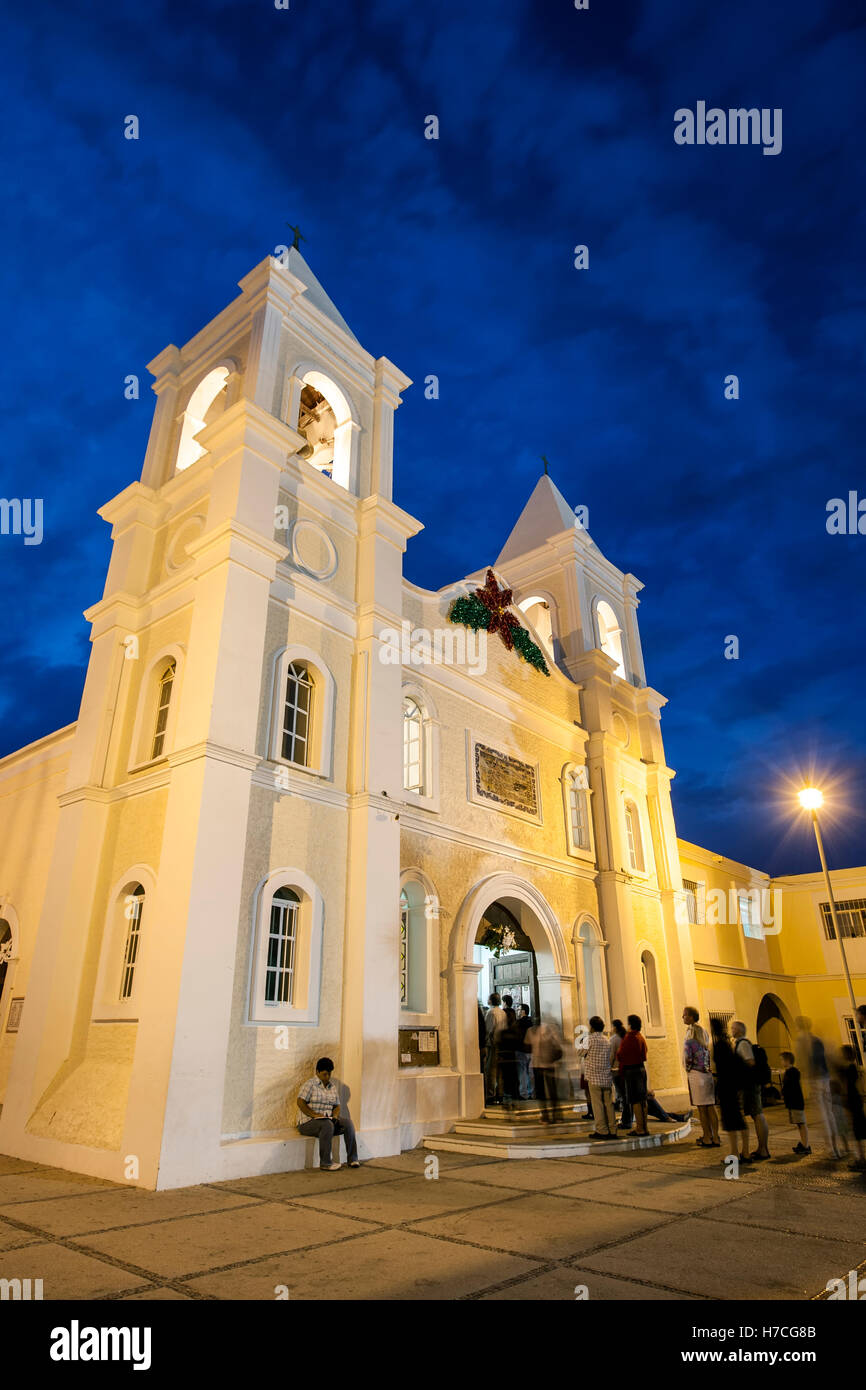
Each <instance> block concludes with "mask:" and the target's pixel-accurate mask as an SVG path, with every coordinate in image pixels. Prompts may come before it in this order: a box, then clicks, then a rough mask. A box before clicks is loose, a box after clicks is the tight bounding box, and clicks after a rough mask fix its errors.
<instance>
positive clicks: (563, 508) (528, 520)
mask: <svg viewBox="0 0 866 1390" xmlns="http://www.w3.org/2000/svg"><path fill="white" fill-rule="evenodd" d="M572 530H574V512H573V511H572V510H571V507H569V505H568V503H567V502H566V500H565V498H564V497H563V495H562V493H561V492H560V490H559V488H558V487H557V486H556V483H555V482H554V481H553V479H552V478H550V477H548V475H547V474H546V473H544V474H542V476H541V477H540V478H539V480H538V482H537V483H536V484H535V487H534V489H533V492H532V496H531V497H530V498H529V501H528V502H527V504H526V506H525V507H524V508H523V511H522V512H521V513H520V516H519V517H518V519H517V522H516V523H515V525H514V528H513V529H512V532H511V535H510V536H509V537H508V540H507V541H506V542H505V545H504V546H503V548H502V550H501V551H500V553H499V557H498V559H497V561H496V564H497V566H499V565H507V563H508V561H509V560H515V559H517V558H518V556H521V555H528V554H529V552H530V551H532V550H537V549H538V547H539V546H542V545H544V542H545V541H547V540H549V539H550V537H551V536H559V535H561V534H562V532H563V531H572Z"/></svg>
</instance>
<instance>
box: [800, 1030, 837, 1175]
mask: <svg viewBox="0 0 866 1390" xmlns="http://www.w3.org/2000/svg"><path fill="white" fill-rule="evenodd" d="M796 1026H797V1029H798V1030H799V1031H798V1033H797V1041H796V1049H797V1060H798V1062H799V1065H800V1071H801V1072H802V1073H803V1074H804V1075H805V1076H806V1077H807V1078H808V1082H809V1093H810V1097H811V1099H812V1101H813V1102H814V1103H815V1104H816V1105H817V1107H818V1113H819V1114H820V1116H821V1123H822V1125H823V1126H824V1133H825V1134H826V1136H827V1143H828V1144H829V1146H830V1151H831V1153H832V1155H833V1157H834V1158H841V1157H842V1142H841V1137H840V1134H839V1127H838V1125H837V1122H836V1117H835V1115H834V1114H833V1097H832V1093H831V1090H830V1068H829V1066H828V1065H827V1054H826V1051H825V1049H824V1044H823V1043H822V1041H821V1039H820V1038H816V1037H815V1034H814V1033H813V1032H812V1020H811V1019H810V1018H804V1017H802V1016H801V1017H800V1018H798V1019H797V1020H796Z"/></svg>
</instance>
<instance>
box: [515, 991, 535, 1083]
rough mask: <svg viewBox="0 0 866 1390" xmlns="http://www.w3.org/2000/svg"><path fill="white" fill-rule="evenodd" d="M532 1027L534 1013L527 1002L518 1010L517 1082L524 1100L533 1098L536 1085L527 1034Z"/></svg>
mask: <svg viewBox="0 0 866 1390" xmlns="http://www.w3.org/2000/svg"><path fill="white" fill-rule="evenodd" d="M531 1027H532V1015H531V1014H530V1012H529V1007H528V1005H526V1004H521V1005H519V1007H518V1010H517V1084H518V1086H519V1088H520V1095H521V1098H522V1099H523V1100H532V1097H533V1096H534V1095H535V1086H534V1085H533V1080H532V1048H531V1047H530V1045H529V1043H528V1042H527V1041H526V1034H527V1033H528V1032H529V1029H530V1028H531Z"/></svg>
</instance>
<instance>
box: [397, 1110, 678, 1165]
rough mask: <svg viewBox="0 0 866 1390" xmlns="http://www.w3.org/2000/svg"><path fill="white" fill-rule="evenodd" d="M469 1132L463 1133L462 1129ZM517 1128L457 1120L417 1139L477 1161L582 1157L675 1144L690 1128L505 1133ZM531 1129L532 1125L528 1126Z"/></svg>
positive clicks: (558, 1128) (428, 1146)
mask: <svg viewBox="0 0 866 1390" xmlns="http://www.w3.org/2000/svg"><path fill="white" fill-rule="evenodd" d="M467 1127H468V1128H470V1129H471V1130H472V1131H473V1132H472V1133H465V1129H466V1128H467ZM518 1128H519V1126H517V1125H514V1126H511V1125H509V1126H507V1127H506V1126H503V1125H499V1124H484V1121H483V1120H481V1119H479V1120H478V1121H475V1122H473V1121H469V1120H467V1121H463V1120H461V1121H459V1122H458V1124H456V1125H455V1127H454V1129H453V1130H452V1131H451V1132H450V1133H449V1134H431V1135H427V1136H425V1137H424V1138H423V1139H422V1140H421V1146H422V1147H423V1148H425V1149H431V1150H432V1151H433V1152H434V1153H435V1152H437V1151H438V1152H439V1153H459V1154H477V1155H478V1157H479V1158H584V1157H586V1156H588V1155H589V1154H593V1153H599V1152H600V1153H631V1152H632V1151H634V1150H637V1149H657V1148H661V1146H662V1145H663V1144H675V1143H676V1142H677V1140H679V1139H685V1138H686V1137H687V1136H688V1135H689V1134H690V1133H691V1129H692V1125H691V1121H690V1120H685V1121H684V1122H683V1123H682V1124H672V1125H658V1126H656V1127H655V1128H654V1129H653V1130H652V1131H651V1132H650V1133H649V1135H647V1137H646V1138H641V1139H637V1138H636V1139H629V1138H628V1137H627V1136H626V1135H623V1136H622V1138H620V1137H617V1138H616V1139H607V1140H602V1139H590V1137H589V1135H590V1133H591V1128H590V1124H589V1123H587V1122H584V1125H583V1126H580V1127H578V1126H573V1125H570V1124H563V1125H541V1126H539V1128H540V1129H541V1130H542V1131H543V1133H542V1134H540V1135H538V1136H537V1137H536V1136H535V1135H531V1134H527V1133H524V1132H523V1130H522V1129H520V1134H519V1135H518V1136H514V1135H512V1134H511V1133H510V1132H509V1131H511V1130H512V1129H518ZM531 1128H532V1129H533V1130H534V1129H535V1126H534V1125H533V1126H531Z"/></svg>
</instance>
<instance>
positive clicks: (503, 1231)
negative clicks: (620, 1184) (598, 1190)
mask: <svg viewBox="0 0 866 1390" xmlns="http://www.w3.org/2000/svg"><path fill="white" fill-rule="evenodd" d="M666 1220H667V1218H666V1217H664V1216H662V1215H661V1214H660V1213H658V1212H638V1211H634V1210H630V1209H626V1208H624V1207H623V1208H619V1207H614V1206H604V1207H603V1206H600V1205H599V1204H598V1203H596V1202H582V1201H579V1200H577V1199H576V1198H573V1197H562V1196H561V1195H557V1196H552V1195H550V1194H548V1193H544V1192H533V1193H521V1194H520V1195H519V1196H516V1197H514V1198H513V1199H512V1200H511V1201H509V1202H508V1203H507V1204H506V1205H503V1206H501V1207H499V1208H495V1209H493V1210H489V1209H488V1210H485V1209H484V1208H481V1209H475V1210H472V1211H467V1212H456V1213H454V1214H453V1215H451V1216H447V1217H436V1218H434V1219H432V1220H430V1219H428V1220H426V1221H424V1222H423V1223H422V1224H420V1225H418V1226H415V1227H414V1228H413V1229H415V1230H419V1231H430V1232H435V1233H436V1234H439V1235H442V1236H451V1237H453V1238H454V1239H456V1240H467V1241H471V1242H472V1243H473V1244H475V1245H483V1246H488V1247H489V1248H491V1249H494V1250H495V1249H501V1248H502V1246H503V1245H504V1244H506V1243H507V1245H508V1247H509V1248H514V1246H518V1247H519V1248H520V1250H521V1251H522V1252H523V1253H525V1254H527V1255H537V1256H538V1257H539V1258H540V1259H545V1260H561V1259H565V1258H566V1257H567V1256H569V1255H579V1254H581V1253H582V1252H583V1251H586V1250H593V1249H595V1247H596V1246H598V1245H605V1244H607V1242H608V1241H614V1240H616V1241H619V1240H624V1239H626V1238H627V1237H631V1236H633V1235H635V1234H636V1233H638V1232H641V1231H646V1230H647V1229H648V1228H649V1227H652V1226H655V1225H658V1224H660V1223H661V1222H665V1221H666Z"/></svg>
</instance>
